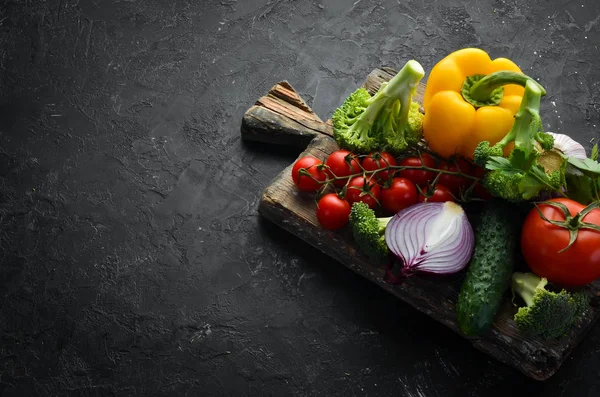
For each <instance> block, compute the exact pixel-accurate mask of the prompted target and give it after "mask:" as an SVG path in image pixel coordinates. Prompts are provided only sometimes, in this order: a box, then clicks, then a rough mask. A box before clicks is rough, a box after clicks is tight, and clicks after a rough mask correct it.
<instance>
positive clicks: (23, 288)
mask: <svg viewBox="0 0 600 397" xmlns="http://www.w3.org/2000/svg"><path fill="white" fill-rule="evenodd" d="M1 3H2V4H1V5H0V192H1V193H0V229H1V230H0V261H1V265H0V395H2V396H134V395H135V396H196V395H198V396H200V395H202V396H259V395H260V396H318V395H332V396H389V395H396V396H408V397H432V396H481V395H484V394H485V395H511V394H512V395H519V394H520V393H518V392H519V391H521V392H527V393H529V394H530V395H537V394H540V393H544V395H545V396H548V397H551V396H597V395H599V393H600V390H599V389H600V387H599V386H600V379H599V377H598V368H599V366H600V359H599V355H598V351H599V350H600V325H599V326H596V327H595V328H593V329H592V331H591V333H590V334H589V335H588V337H587V338H586V339H585V341H584V342H583V343H582V344H581V345H580V346H579V348H578V349H577V350H576V351H575V352H574V354H573V355H572V356H571V357H570V358H569V359H568V360H567V361H566V363H565V364H564V366H563V368H562V370H561V371H560V372H559V373H558V374H557V375H556V376H555V377H553V378H552V379H550V380H549V381H547V382H543V383H540V382H535V381H532V380H529V379H527V378H525V377H524V376H523V375H521V374H520V373H518V372H516V371H514V370H512V369H511V368H509V367H507V366H505V365H502V364H500V363H498V362H496V361H494V360H492V359H490V358H488V357H487V356H486V355H484V354H482V353H479V352H478V351H476V350H475V349H473V348H472V347H471V345H470V344H469V343H468V342H466V341H465V340H463V339H462V338H460V337H459V336H457V335H455V334H453V333H452V332H451V331H449V330H447V329H446V328H445V327H443V326H442V325H440V324H438V323H435V322H434V321H432V320H430V319H429V318H428V317H427V316H425V315H424V314H421V313H419V312H417V311H415V310H413V309H412V308H410V307H408V306H407V305H405V304H402V303H401V302H399V301H398V300H397V299H395V298H393V297H391V296H390V295H388V294H387V293H385V292H383V291H380V290H379V289H377V288H375V287H373V286H371V285H370V284H369V283H368V282H367V281H364V280H362V279H361V278H359V277H358V276H356V275H354V274H353V273H351V272H350V271H348V270H346V269H345V268H344V267H343V266H341V264H339V263H336V262H334V261H332V260H330V259H328V258H327V257H325V256H324V255H322V254H320V253H319V252H318V251H316V250H315V249H312V248H311V247H309V246H307V245H305V244H303V243H302V242H301V241H299V240H298V239H295V238H293V237H291V236H290V235H288V234H286V233H283V232H282V231H281V230H280V229H278V228H277V227H275V226H273V225H270V224H269V223H268V222H267V221H264V220H262V219H261V218H260V217H259V216H258V215H257V212H256V209H257V204H258V201H259V198H260V194H261V192H262V189H263V188H264V187H265V186H266V185H267V184H268V183H269V182H270V181H271V179H272V178H273V177H274V176H275V175H277V174H278V173H279V172H280V171H281V170H282V169H283V168H284V167H286V166H287V165H288V164H290V163H291V162H292V161H293V160H294V159H295V157H296V156H297V154H298V153H297V152H294V151H292V150H284V149H281V148H273V147H266V146H263V145H258V144H254V145H250V144H245V143H243V142H242V141H241V139H240V131H239V129H240V121H241V117H242V115H243V113H244V111H245V110H246V109H247V108H248V107H250V106H251V105H252V104H253V103H254V101H255V100H256V99H257V98H258V97H260V96H261V95H262V94H264V93H265V92H266V91H267V90H268V89H269V88H270V87H271V86H272V85H273V84H274V83H276V82H277V81H279V80H284V79H285V80H288V81H289V82H290V83H291V84H292V85H293V86H294V87H295V88H296V89H297V90H298V91H299V92H300V94H301V95H302V97H303V98H304V99H306V100H307V102H308V103H309V104H310V105H311V106H312V107H313V109H314V110H315V111H316V113H317V114H318V115H319V116H321V117H322V118H324V119H325V118H327V117H329V115H330V114H331V112H332V110H333V109H334V108H335V107H336V106H337V105H338V104H339V103H340V102H341V101H342V100H343V98H344V97H345V96H346V95H347V94H348V93H349V92H351V91H352V90H354V89H355V88H356V87H357V86H358V85H359V84H360V83H361V82H362V80H363V79H364V77H365V76H366V75H367V73H368V72H369V71H371V70H372V69H373V68H375V67H378V66H381V65H389V66H392V67H396V68H397V67H399V66H401V65H402V64H403V63H404V62H405V61H406V60H408V59H409V58H415V59H418V60H419V61H420V62H421V63H422V64H423V66H424V67H425V69H426V70H429V69H431V67H432V66H433V65H434V63H435V62H436V61H438V60H439V59H441V57H443V56H444V55H445V54H447V53H448V52H450V51H452V50H455V49H458V48H461V47H464V46H479V47H482V48H484V49H486V50H488V51H489V52H490V53H491V55H492V56H494V57H496V56H507V57H510V58H512V59H513V60H515V61H516V62H517V63H518V64H519V65H520V66H521V67H522V69H523V70H524V71H525V72H526V73H528V74H530V75H532V76H534V77H536V78H539V79H540V82H542V83H543V85H544V86H545V87H546V89H547V91H548V95H547V97H546V98H545V99H544V124H545V126H546V127H547V129H548V130H550V131H556V132H563V133H568V134H570V135H572V136H574V137H576V138H578V139H579V140H580V141H582V142H583V143H585V145H586V146H587V147H588V148H589V147H590V145H589V141H590V140H591V139H592V138H594V137H597V136H598V128H597V125H598V124H600V120H599V117H600V109H599V106H600V104H599V100H600V98H599V97H600V85H599V81H600V56H599V55H600V53H599V51H598V47H597V45H598V44H599V42H600V31H599V29H600V24H599V23H598V22H599V21H600V5H599V4H600V3H598V2H596V1H594V0H586V1H571V2H567V1H558V0H555V1H536V2H530V1H493V0H485V1H477V2H470V1H456V0H453V1H442V0H438V1H432V2H425V1H416V0H411V1H392V0H385V1H366V0H363V1H361V0H320V1H315V2H313V1H308V0H298V1H284V0H270V1H266V0H252V1H249V0H248V1H246V0H244V1H241V0H240V1H236V0H223V1H199V0H198V1H193V0H188V1H171V0H169V1H167V0H165V1H160V0H122V1H102V0H81V1H77V0H45V1H42V0H27V1H25V0H21V1H2V2H1ZM533 3H535V4H533Z"/></svg>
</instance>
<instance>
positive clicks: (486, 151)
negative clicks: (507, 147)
mask: <svg viewBox="0 0 600 397" xmlns="http://www.w3.org/2000/svg"><path fill="white" fill-rule="evenodd" d="M503 149H504V148H503V147H502V146H500V145H498V144H496V145H490V142H489V141H481V142H479V144H478V145H477V147H476V148H475V152H474V153H473V160H474V161H475V164H477V165H479V166H481V167H485V163H487V161H488V160H489V159H490V158H492V157H499V156H502V155H503V154H504V152H503Z"/></svg>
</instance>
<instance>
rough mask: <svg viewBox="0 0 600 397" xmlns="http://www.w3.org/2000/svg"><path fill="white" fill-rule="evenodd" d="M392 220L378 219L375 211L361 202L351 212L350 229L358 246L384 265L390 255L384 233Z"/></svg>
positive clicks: (353, 206) (355, 204) (356, 203)
mask: <svg viewBox="0 0 600 397" xmlns="http://www.w3.org/2000/svg"><path fill="white" fill-rule="evenodd" d="M390 219H392V218H391V217H388V218H378V217H377V216H376V215H375V211H373V210H372V209H371V208H369V206H368V205H367V204H365V203H363V202H361V201H358V202H355V203H354V204H352V209H351V210H350V222H349V223H350V229H351V230H352V236H354V240H355V241H356V245H357V246H358V247H359V248H360V250H361V251H362V252H364V253H365V254H366V255H367V256H368V257H369V258H370V259H371V260H373V261H375V262H377V263H382V262H383V261H385V259H386V258H387V257H388V255H389V249H388V246H387V244H386V242H385V235H384V232H385V228H386V227H387V224H388V223H389V221H390Z"/></svg>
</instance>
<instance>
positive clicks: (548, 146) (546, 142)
mask: <svg viewBox="0 0 600 397" xmlns="http://www.w3.org/2000/svg"><path fill="white" fill-rule="evenodd" d="M535 140H536V141H537V142H538V143H539V144H540V146H541V147H542V149H543V150H552V148H554V137H553V136H552V135H550V134H548V133H545V132H542V131H539V132H538V133H537V134H536V135H535Z"/></svg>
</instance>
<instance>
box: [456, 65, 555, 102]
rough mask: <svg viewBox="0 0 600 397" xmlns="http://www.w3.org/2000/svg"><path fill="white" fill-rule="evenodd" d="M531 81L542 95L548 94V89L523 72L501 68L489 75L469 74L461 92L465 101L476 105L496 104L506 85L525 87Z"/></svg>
mask: <svg viewBox="0 0 600 397" xmlns="http://www.w3.org/2000/svg"><path fill="white" fill-rule="evenodd" d="M529 81H530V82H533V83H534V84H535V85H536V86H537V87H538V89H539V91H540V93H541V96H544V95H546V90H545V89H544V87H542V86H541V85H540V84H539V83H538V82H537V81H535V80H534V79H532V78H531V77H529V76H527V75H524V74H522V73H517V72H513V71H509V70H500V71H497V72H494V73H490V74H488V75H474V76H469V77H467V79H466V80H465V82H464V84H463V87H462V90H461V92H462V95H463V98H464V99H465V101H467V102H469V103H470V104H471V105H473V106H475V107H482V106H495V105H498V104H499V103H500V101H501V100H502V96H503V94H504V90H503V87H504V86H505V85H507V84H517V85H520V86H522V87H525V85H526V84H527V82H529Z"/></svg>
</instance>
